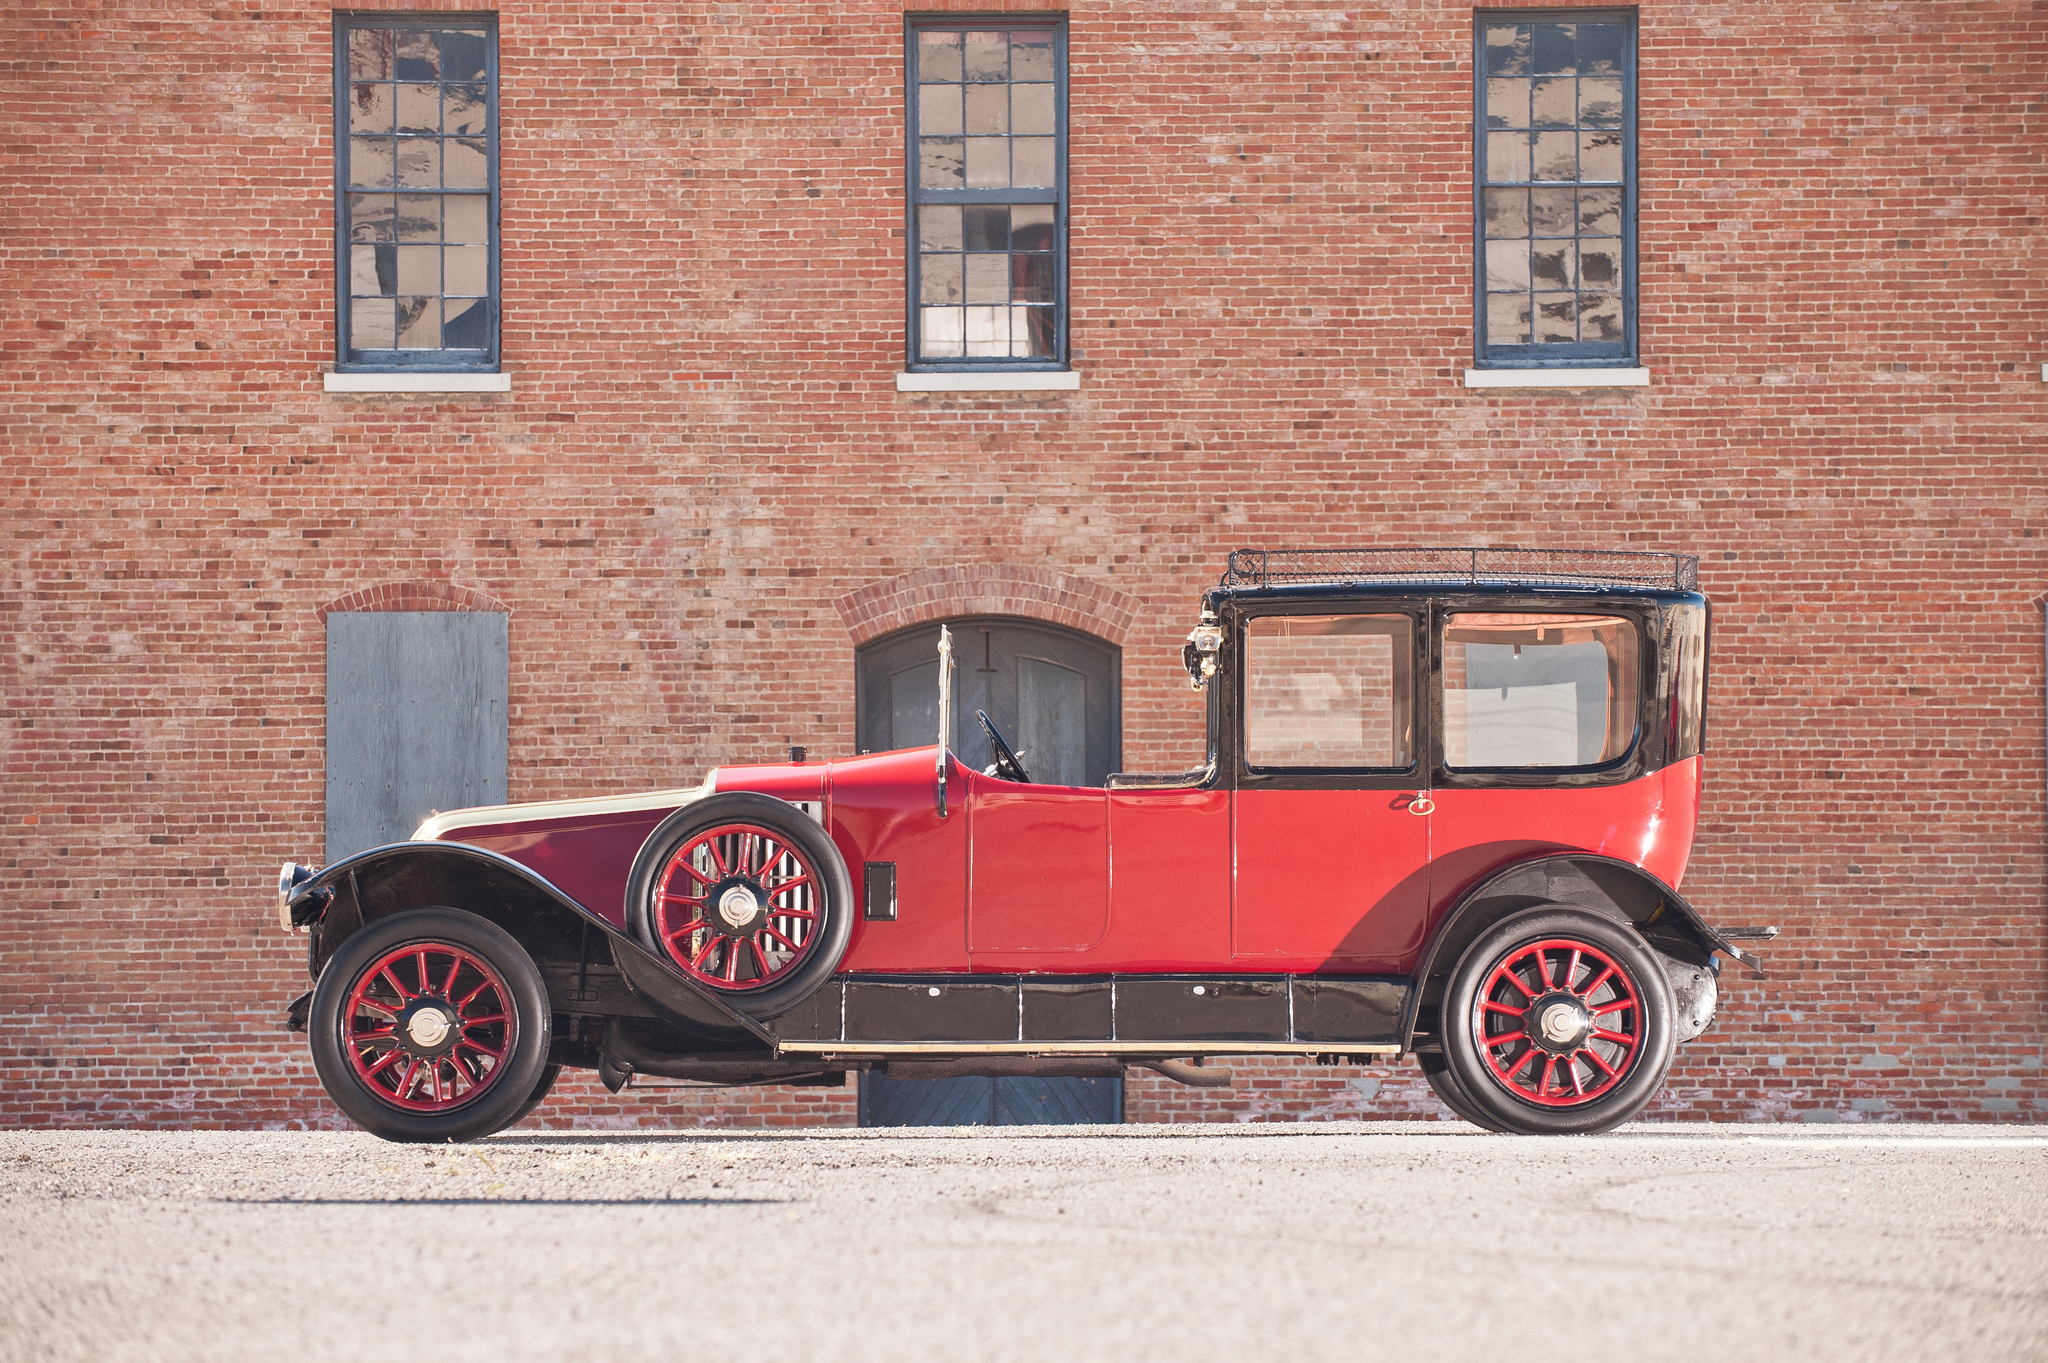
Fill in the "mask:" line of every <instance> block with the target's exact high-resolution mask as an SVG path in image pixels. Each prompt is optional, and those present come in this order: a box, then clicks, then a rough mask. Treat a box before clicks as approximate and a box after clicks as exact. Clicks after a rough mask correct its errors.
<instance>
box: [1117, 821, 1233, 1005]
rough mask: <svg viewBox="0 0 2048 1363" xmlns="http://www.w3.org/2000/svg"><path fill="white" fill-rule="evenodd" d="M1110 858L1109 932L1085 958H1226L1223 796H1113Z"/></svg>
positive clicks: (1206, 963)
mask: <svg viewBox="0 0 2048 1363" xmlns="http://www.w3.org/2000/svg"><path fill="white" fill-rule="evenodd" d="M1109 859H1110V860H1109V865H1110V870H1109V932H1108V934H1107V935H1106V936H1105V937H1104V938H1103V941H1102V945H1101V946H1099V947H1097V948H1096V949H1095V951H1093V952H1091V953H1090V956H1091V957H1092V958H1093V959H1094V960H1095V961H1096V962H1097V963H1098V967H1099V968H1100V969H1103V970H1109V969H1112V968H1113V969H1116V970H1127V971H1152V970H1170V971H1201V970H1214V969H1216V968H1217V966H1218V965H1219V964H1220V963H1221V962H1223V961H1226V960H1228V959H1230V792H1229V791H1227V790H1128V791H1122V790H1113V791H1111V792H1110V793H1109ZM1103 962H1115V965H1114V966H1113V967H1112V966H1110V965H1106V964H1101V963H1103Z"/></svg>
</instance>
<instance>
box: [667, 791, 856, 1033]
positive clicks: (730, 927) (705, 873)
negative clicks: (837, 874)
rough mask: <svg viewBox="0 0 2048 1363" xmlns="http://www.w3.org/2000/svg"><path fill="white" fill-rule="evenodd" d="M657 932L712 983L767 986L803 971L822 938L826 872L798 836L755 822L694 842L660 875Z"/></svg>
mask: <svg viewBox="0 0 2048 1363" xmlns="http://www.w3.org/2000/svg"><path fill="white" fill-rule="evenodd" d="M652 899H653V909H654V932H655V937H656V938H657V939H658V940H659V941H660V942H661V944H662V946H663V947H664V948H666V950H667V951H668V955H669V959H671V960H673V961H674V962H675V963H676V964H677V965H679V966H681V967H682V968H683V969H684V970H685V971H687V972H688V973H689V974H690V975H691V976H692V977H693V978H695V979H697V980H699V981H701V982H702V983H704V984H707V985H710V986H711V987H712V988H714V989H719V990H724V991H727V992H735V993H737V992H747V991H754V990H760V989H766V988H769V987H771V986H774V985H777V984H780V983H782V982H784V981H785V980H788V979H790V978H792V977H793V976H795V975H796V973H797V972H798V971H800V970H801V969H802V968H803V967H804V965H805V964H806V962H808V961H809V959H810V957H811V954H812V952H813V950H814V948H815V945H816V943H817V941H818V937H819V930H820V928H821V927H822V925H823V919H824V904H823V899H822V895H821V886H820V882H819V878H818V869H817V866H816V864H815V863H814V860H813V858H812V856H811V855H810V854H809V853H808V852H806V851H805V850H804V849H803V848H802V847H801V846H799V845H798V842H797V839H795V838H793V837H791V836H789V835H788V834H786V833H783V832H781V831H779V830H777V829H773V828H769V827H766V826H764V825H762V824H756V823H749V822H741V821H735V822H729V823H718V824H715V825H713V826H712V827H709V828H705V829H703V830H701V831H699V832H697V833H695V834H693V835H692V836H691V837H689V838H688V839H686V840H685V841H684V842H683V843H682V845H681V846H679V847H677V848H676V849H675V851H674V852H673V853H671V854H670V855H669V857H668V859H667V861H666V862H665V863H664V864H663V865H662V867H661V870H660V872H659V873H658V875H657V877H656V879H655V885H654V894H653V896H652Z"/></svg>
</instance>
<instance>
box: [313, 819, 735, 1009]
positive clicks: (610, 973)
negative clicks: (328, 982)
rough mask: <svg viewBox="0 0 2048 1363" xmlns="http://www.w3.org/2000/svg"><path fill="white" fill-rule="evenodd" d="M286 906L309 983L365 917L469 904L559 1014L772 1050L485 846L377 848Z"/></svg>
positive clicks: (695, 989) (685, 981) (610, 928)
mask: <svg viewBox="0 0 2048 1363" xmlns="http://www.w3.org/2000/svg"><path fill="white" fill-rule="evenodd" d="M288 905H289V911H290V914H291V917H292V920H293V921H294V922H298V923H305V924H308V925H309V926H310V927H311V930H312V932H313V933H314V934H315V940H314V942H313V943H312V949H311V951H310V952H309V965H310V967H311V970H312V973H313V975H314V977H315V978H316V979H317V978H318V976H319V972H320V969H321V967H323V966H324V965H325V964H326V962H327V959H328V958H329V957H330V956H332V955H333V954H334V951H335V949H336V948H338V947H339V946H340V945H341V944H342V943H343V942H345V941H347V940H348V938H349V937H350V936H351V935H352V934H353V933H354V932H355V931H356V930H357V929H358V928H361V927H362V926H363V925H364V924H366V923H373V922H375V921H377V920H378V919H380V918H385V917H388V916H390V915H391V914H394V913H403V912H404V911H406V910H407V909H416V908H425V907H429V906H433V907H440V908H451V909H464V910H467V911H468V912H470V913H474V914H476V915H477V916H479V917H481V918H487V919H489V920H490V921H491V922H493V923H496V924H497V925H498V926H499V927H501V928H503V929H505V931H507V932H509V933H511V934H512V936H513V937H514V938H516V939H517V940H518V942H519V944H520V945H521V946H522V947H524V948H526V951H527V954H528V955H530V956H532V957H533V961H534V964H535V965H537V966H539V967H540V970H541V976H542V978H543V979H544V980H545V981H546V982H547V986H548V995H549V1000H550V1003H551V1004H552V1006H553V1007H554V1008H555V1010H556V1011H557V1012H562V1013H578V1014H588V1015H597V1016H627V1017H650V1018H657V1019H660V1020H662V1021H666V1022H670V1023H673V1024H675V1025H677V1026H679V1027H682V1028H683V1029H684V1030H686V1031H688V1032H689V1033H691V1034H693V1035H694V1036H697V1037H701V1038H703V1039H705V1040H706V1041H708V1042H710V1043H712V1044H711V1045H710V1046H708V1047H707V1048H706V1049H729V1048H731V1047H733V1046H743V1047H745V1048H747V1049H754V1048H758V1047H761V1046H767V1047H769V1048H771V1049H772V1048H773V1047H774V1045H775V1037H774V1035H773V1034H772V1033H770V1032H769V1031H768V1030H767V1029H765V1028H764V1027H762V1026H761V1024H760V1023H758V1022H756V1021H754V1020H753V1019H752V1018H750V1017H748V1016H747V1015H746V1014H744V1013H741V1012H739V1011H738V1010H736V1009H734V1008H733V1007H731V1006H730V1005H728V1004H727V1003H726V1002H725V1001H724V1000H723V999H720V998H718V997H716V996H715V995H712V994H711V993H709V992H707V991H706V990H705V989H704V988H703V987H702V986H700V985H698V984H697V983H696V982H695V981H693V980H691V979H689V978H688V977H687V976H685V975H684V974H683V973H682V972H681V971H679V970H677V969H676V968H675V967H674V966H672V965H670V964H669V963H668V962H667V961H665V960H663V959H661V958H660V957H658V956H656V955H654V954H653V953H652V952H650V951H648V950H647V949H646V948H645V947H643V946H641V945H640V944H639V943H638V942H636V941H634V940H633V939H632V938H631V937H629V936H628V935H626V933H624V932H623V931H621V930H620V929H619V928H618V927H616V926H614V925H613V924H612V923H611V922H609V921H608V920H606V919H604V918H602V917H600V916H599V915H598V914H596V913H593V912H592V911H591V910H589V909H587V908H585V907H584V906H583V905H581V904H579V903H577V902H576V901H575V900H574V899H572V898H570V897H569V896H568V895H567V894H565V893H563V892H562V891H561V890H560V889H559V888H557V887H556V886H554V885H553V884H551V883H549V882H548V880H547V879H546V878H544V877H542V876H539V875H536V874H535V873H534V872H533V871H530V870H528V869H527V868H526V867H524V866H522V865H520V864H519V863H518V862H516V861H513V860H512V859H511V858H510V857H506V856H503V855H500V854H499V853H497V852H490V851H486V850H485V849H483V848H481V847H472V846H470V845H469V844H467V843H460V842H394V843H387V844H385V845H384V846H382V847H372V848H370V849H368V850H367V851H363V852H358V853H356V854H355V855H354V856H350V857H344V858H343V859H342V860H340V861H337V862H335V863H334V864H332V865H331V866H325V867H322V868H321V869H320V870H319V871H316V872H314V873H313V874H312V875H310V876H308V877H307V878H305V879H303V880H300V881H298V882H297V883H296V884H295V885H293V886H292V888H291V890H290V892H289V900H288ZM600 942H601V943H602V944H603V946H602V947H600V946H599V945H598V944H599V943H600ZM607 957H608V958H609V959H607Z"/></svg>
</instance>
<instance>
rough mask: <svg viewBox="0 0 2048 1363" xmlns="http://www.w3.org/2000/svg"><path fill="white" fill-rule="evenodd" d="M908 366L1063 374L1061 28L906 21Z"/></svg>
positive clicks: (950, 19) (1030, 22) (1013, 22)
mask: <svg viewBox="0 0 2048 1363" xmlns="http://www.w3.org/2000/svg"><path fill="white" fill-rule="evenodd" d="M907 38H908V43H907V47H908V58H907V60H908V63H909V81H908V82H907V84H908V89H909V92H910V93H909V114H910V129H909V157H908V163H909V164H908V170H909V179H910V194H909V198H910V212H911V223H910V240H911V242H912V243H913V244H912V247H911V250H910V252H909V257H910V259H909V276H910V280H909V283H910V308H909V327H910V365H911V367H912V368H913V369H926V370H945V369H962V370H975V369H980V370H988V369H1013V368H1023V369H1058V368H1062V367H1064V366H1065V364H1066V359H1067V355H1066V349H1067V343H1066V333H1067V326H1066V293H1067V290H1066V273H1067V272H1066V238H1067V233H1066V222H1067V213H1066V185H1067V173H1066V172H1067V132H1066V125H1067V119H1066V109H1067V99H1066V95H1067V82H1066V68H1067V31H1066V21H1065V20H1064V19H1031V18H1027V17H1025V16H1016V17H1011V16H1002V17H1001V18H1000V19H991V18H989V17H986V16H984V17H982V18H980V19H975V20H962V19H961V18H960V17H958V16H951V15H948V16H930V17H913V18H911V19H910V20H909V21H908V33H907Z"/></svg>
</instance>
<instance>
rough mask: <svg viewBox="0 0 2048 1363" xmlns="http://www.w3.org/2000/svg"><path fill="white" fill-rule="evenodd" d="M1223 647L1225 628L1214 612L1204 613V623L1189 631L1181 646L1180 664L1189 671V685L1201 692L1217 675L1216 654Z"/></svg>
mask: <svg viewBox="0 0 2048 1363" xmlns="http://www.w3.org/2000/svg"><path fill="white" fill-rule="evenodd" d="M1222 647H1223V626H1221V625H1219V624H1217V623H1216V615H1215V613H1214V612H1213V611H1203V612H1202V623H1201V624H1199V625H1196V626H1195V627H1194V628H1193V629H1191V630H1189V631H1188V641H1187V643H1186V644H1184V645H1182V646H1181V650H1180V663H1181V666H1182V667H1185V668H1186V669H1187V670H1188V685H1189V686H1191V687H1193V688H1194V689H1195V690H1197V691H1199V690H1201V689H1202V688H1203V687H1205V686H1207V685H1208V684H1209V679H1210V678H1211V677H1213V676H1215V675H1216V654H1217V652H1218V651H1219V650H1221V649H1222Z"/></svg>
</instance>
